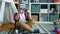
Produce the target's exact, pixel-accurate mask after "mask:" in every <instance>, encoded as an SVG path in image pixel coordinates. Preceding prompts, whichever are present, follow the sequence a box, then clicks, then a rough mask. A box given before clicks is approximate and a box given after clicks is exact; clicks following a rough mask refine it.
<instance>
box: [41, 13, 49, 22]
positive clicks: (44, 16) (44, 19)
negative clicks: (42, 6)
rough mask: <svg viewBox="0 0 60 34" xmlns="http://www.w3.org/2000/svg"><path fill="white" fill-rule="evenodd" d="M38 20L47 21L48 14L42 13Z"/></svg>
mask: <svg viewBox="0 0 60 34" xmlns="http://www.w3.org/2000/svg"><path fill="white" fill-rule="evenodd" d="M40 21H48V14H46V13H42V14H41V16H40Z"/></svg>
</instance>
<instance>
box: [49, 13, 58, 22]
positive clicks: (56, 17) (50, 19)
mask: <svg viewBox="0 0 60 34" xmlns="http://www.w3.org/2000/svg"><path fill="white" fill-rule="evenodd" d="M58 16H59V15H58V14H56V13H50V14H49V21H55V20H57V19H58Z"/></svg>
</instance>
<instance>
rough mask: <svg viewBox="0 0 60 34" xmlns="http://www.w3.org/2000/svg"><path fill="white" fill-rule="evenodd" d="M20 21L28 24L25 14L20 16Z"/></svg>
mask: <svg viewBox="0 0 60 34" xmlns="http://www.w3.org/2000/svg"><path fill="white" fill-rule="evenodd" d="M20 20H21V21H23V22H26V17H25V14H24V13H22V14H20Z"/></svg>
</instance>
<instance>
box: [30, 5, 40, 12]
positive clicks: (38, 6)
mask: <svg viewBox="0 0 60 34" xmlns="http://www.w3.org/2000/svg"><path fill="white" fill-rule="evenodd" d="M31 12H40V5H39V4H32V5H31Z"/></svg>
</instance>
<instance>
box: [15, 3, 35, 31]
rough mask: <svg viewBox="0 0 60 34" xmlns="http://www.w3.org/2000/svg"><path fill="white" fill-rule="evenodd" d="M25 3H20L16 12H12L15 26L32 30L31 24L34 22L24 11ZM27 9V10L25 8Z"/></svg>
mask: <svg viewBox="0 0 60 34" xmlns="http://www.w3.org/2000/svg"><path fill="white" fill-rule="evenodd" d="M25 9H26V5H25V4H20V5H19V6H18V13H15V14H14V20H15V27H19V28H21V29H23V30H28V31H30V32H32V27H31V26H32V25H33V24H34V23H35V22H34V20H33V19H32V18H31V17H30V15H29V13H28V12H25ZM26 11H28V10H26Z"/></svg>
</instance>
